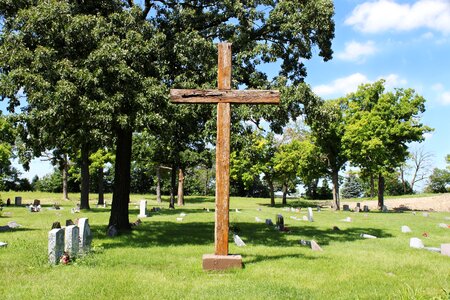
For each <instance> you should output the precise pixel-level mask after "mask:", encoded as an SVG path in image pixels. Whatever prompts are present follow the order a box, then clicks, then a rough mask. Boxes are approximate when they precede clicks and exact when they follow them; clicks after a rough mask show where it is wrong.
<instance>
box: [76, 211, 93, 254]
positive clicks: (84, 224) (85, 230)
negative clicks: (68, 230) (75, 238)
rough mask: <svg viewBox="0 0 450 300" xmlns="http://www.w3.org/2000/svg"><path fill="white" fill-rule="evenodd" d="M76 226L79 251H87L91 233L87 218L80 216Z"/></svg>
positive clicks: (89, 245) (89, 247) (89, 246)
mask: <svg viewBox="0 0 450 300" xmlns="http://www.w3.org/2000/svg"><path fill="white" fill-rule="evenodd" d="M78 227H79V229H80V246H79V252H80V253H88V252H89V251H90V249H91V242H92V234H91V227H90V226H89V219H88V218H81V219H79V220H78Z"/></svg>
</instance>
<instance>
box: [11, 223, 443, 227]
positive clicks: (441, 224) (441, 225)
mask: <svg viewBox="0 0 450 300" xmlns="http://www.w3.org/2000/svg"><path fill="white" fill-rule="evenodd" d="M10 227H11V226H10ZM439 227H441V228H448V225H447V224H445V223H439Z"/></svg>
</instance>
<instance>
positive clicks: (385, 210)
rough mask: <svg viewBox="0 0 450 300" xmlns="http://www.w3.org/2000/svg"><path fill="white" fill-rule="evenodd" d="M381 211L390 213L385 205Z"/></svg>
mask: <svg viewBox="0 0 450 300" xmlns="http://www.w3.org/2000/svg"><path fill="white" fill-rule="evenodd" d="M381 211H382V212H384V213H386V212H388V208H387V206H386V205H383V207H382V208H381Z"/></svg>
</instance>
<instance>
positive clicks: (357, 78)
mask: <svg viewBox="0 0 450 300" xmlns="http://www.w3.org/2000/svg"><path fill="white" fill-rule="evenodd" d="M365 82H368V79H367V77H366V76H365V75H363V74H361V73H355V74H352V75H350V76H347V77H343V78H338V79H336V80H334V81H333V82H331V83H330V84H322V85H318V86H315V87H313V91H314V93H316V94H317V95H319V96H322V97H324V96H330V95H336V94H337V95H339V96H344V95H346V94H348V93H351V92H354V91H356V89H357V88H358V86H359V85H360V84H362V83H365Z"/></svg>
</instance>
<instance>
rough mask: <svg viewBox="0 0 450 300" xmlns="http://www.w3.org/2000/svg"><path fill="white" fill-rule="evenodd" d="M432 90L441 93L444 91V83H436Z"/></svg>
mask: <svg viewBox="0 0 450 300" xmlns="http://www.w3.org/2000/svg"><path fill="white" fill-rule="evenodd" d="M431 89H432V90H433V91H436V92H441V91H443V90H444V86H443V85H442V83H436V84H433V86H432V87H431Z"/></svg>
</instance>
